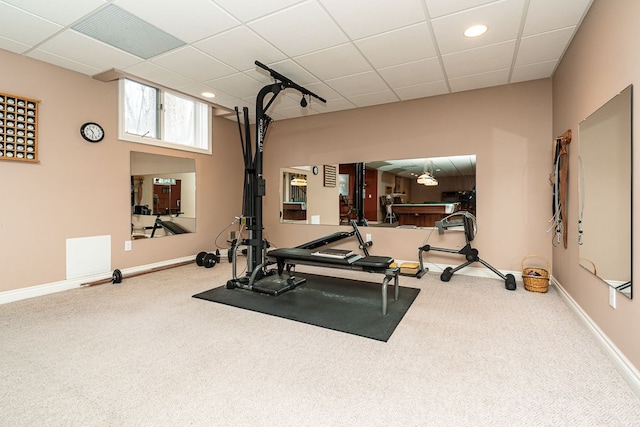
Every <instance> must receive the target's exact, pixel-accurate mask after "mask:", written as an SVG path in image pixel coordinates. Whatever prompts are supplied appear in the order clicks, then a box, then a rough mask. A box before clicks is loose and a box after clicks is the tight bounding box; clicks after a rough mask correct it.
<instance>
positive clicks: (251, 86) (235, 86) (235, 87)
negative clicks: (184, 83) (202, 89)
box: [207, 73, 264, 98]
mask: <svg viewBox="0 0 640 427" xmlns="http://www.w3.org/2000/svg"><path fill="white" fill-rule="evenodd" d="M207 85H208V86H211V87H213V88H215V90H221V91H223V92H225V93H227V94H229V95H231V96H233V97H235V98H245V97H247V96H251V95H254V96H255V95H257V94H258V92H259V91H260V89H262V87H263V86H264V85H263V84H261V83H260V82H259V81H257V80H255V79H252V78H251V77H249V76H247V75H246V74H244V73H235V74H231V75H229V76H225V77H221V78H219V79H214V80H209V81H207ZM214 93H215V91H214Z"/></svg>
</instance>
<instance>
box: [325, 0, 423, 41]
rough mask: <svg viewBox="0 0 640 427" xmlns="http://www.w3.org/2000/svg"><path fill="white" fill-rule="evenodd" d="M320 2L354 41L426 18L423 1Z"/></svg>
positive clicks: (352, 0) (363, 0)
mask: <svg viewBox="0 0 640 427" xmlns="http://www.w3.org/2000/svg"><path fill="white" fill-rule="evenodd" d="M320 2H321V3H322V4H323V5H324V7H325V8H326V9H327V10H328V11H329V13H330V14H331V15H332V16H333V17H334V19H335V20H336V21H337V22H338V24H339V25H340V27H342V29H343V30H344V31H345V32H346V33H347V34H348V35H349V37H351V39H353V40H356V39H360V38H363V37H367V36H371V35H374V34H379V33H382V32H385V31H389V30H393V29H396V28H400V27H404V26H407V25H411V24H415V23H417V22H421V21H424V20H425V19H426V16H425V14H424V6H423V3H422V0H403V1H389V0H349V1H345V0H320Z"/></svg>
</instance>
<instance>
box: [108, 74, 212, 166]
mask: <svg viewBox="0 0 640 427" xmlns="http://www.w3.org/2000/svg"><path fill="white" fill-rule="evenodd" d="M127 79H128V80H130V81H132V82H135V83H138V84H141V85H145V86H149V87H151V88H154V89H156V90H157V91H158V97H159V99H158V102H159V104H160V107H159V108H158V109H157V113H156V114H157V122H158V130H157V132H158V137H148V136H143V135H137V134H133V133H128V132H125V105H124V100H125V97H124V92H125V80H127ZM165 93H170V94H171V95H173V96H177V97H179V98H184V99H187V100H190V101H194V102H195V103H196V104H202V105H205V106H206V108H207V113H206V118H205V120H206V121H207V124H206V131H205V127H202V126H198V125H197V124H196V129H195V135H198V134H200V135H202V134H203V133H204V134H205V137H206V145H207V148H200V147H196V146H194V145H186V144H180V143H176V142H171V141H166V140H164V139H163V135H164V109H163V107H162V106H163V105H164V94H165ZM212 110H213V108H212V107H211V105H209V104H207V103H206V102H203V101H202V100H200V99H197V98H193V97H190V96H188V95H184V94H181V93H177V92H174V91H171V90H169V89H165V88H163V87H160V86H158V85H155V84H152V83H148V82H144V81H140V80H136V79H134V78H129V77H126V78H121V79H120V81H119V100H118V138H119V139H120V140H123V141H128V142H135V143H138V144H147V145H154V146H158V147H164V148H172V149H175V150H182V151H190V152H194V153H202V154H211V153H212V137H211V134H212V126H213V120H212V117H213V112H212Z"/></svg>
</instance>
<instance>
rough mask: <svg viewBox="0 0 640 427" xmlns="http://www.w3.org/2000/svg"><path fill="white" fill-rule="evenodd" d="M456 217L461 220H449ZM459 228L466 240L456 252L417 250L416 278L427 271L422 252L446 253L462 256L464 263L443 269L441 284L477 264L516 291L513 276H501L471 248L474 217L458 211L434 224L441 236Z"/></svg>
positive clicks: (427, 248)
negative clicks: (467, 267)
mask: <svg viewBox="0 0 640 427" xmlns="http://www.w3.org/2000/svg"><path fill="white" fill-rule="evenodd" d="M456 216H461V217H462V218H461V219H454V220H451V218H453V217H456ZM460 226H462V227H463V228H464V235H465V239H466V244H465V245H464V247H463V248H462V249H459V250H456V249H448V248H438V247H434V246H431V245H428V244H427V245H424V246H421V247H420V248H418V259H419V263H420V266H419V270H418V274H417V277H418V278H421V277H422V276H424V275H425V273H426V272H427V271H428V269H426V268H425V266H424V262H423V258H422V254H423V252H429V251H439V252H447V253H451V254H459V255H464V257H465V259H466V261H465V262H464V263H462V264H460V265H459V266H457V267H455V268H453V267H447V268H445V269H444V271H443V272H442V273H441V274H440V280H442V281H443V282H448V281H449V280H451V276H453V274H454V273H456V272H457V271H459V270H461V269H463V268H465V267H466V266H468V265H470V264H473V263H474V262H479V263H480V264H482V265H484V266H485V267H487V268H488V269H489V270H491V271H493V272H494V273H495V274H497V275H498V276H500V278H502V280H504V286H505V288H506V289H507V290H510V291H514V290H515V289H516V278H515V276H514V275H513V274H510V273H509V274H506V275H505V274H502V273H501V272H500V271H499V270H498V269H496V268H494V267H493V266H492V265H491V264H489V263H488V262H486V261H485V260H483V259H482V258H480V257H479V256H478V250H477V249H475V248H473V247H471V241H472V240H473V239H474V237H475V217H474V216H473V215H472V214H470V213H469V212H467V211H458V212H455V213H453V214H451V215H448V216H446V217H445V218H444V219H442V220H441V221H437V222H436V227H437V228H438V232H439V234H443V233H444V230H446V229H448V228H451V227H460Z"/></svg>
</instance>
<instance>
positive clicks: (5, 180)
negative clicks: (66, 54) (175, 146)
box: [0, 50, 243, 292]
mask: <svg viewBox="0 0 640 427" xmlns="http://www.w3.org/2000/svg"><path fill="white" fill-rule="evenodd" d="M0 63H1V64H2V78H1V80H0V92H8V93H13V94H16V95H22V96H25V97H29V98H35V99H39V100H41V101H42V102H41V103H40V109H39V123H38V125H39V132H38V136H39V150H38V152H39V159H40V162H39V163H38V164H31V163H20V162H15V161H4V160H3V161H0V182H1V183H2V184H1V185H2V191H1V194H2V196H1V197H2V199H1V201H0V242H1V243H0V274H1V277H2V278H1V279H0V292H2V291H7V290H12V289H19V288H25V287H29V286H34V285H43V284H49V283H55V282H59V281H63V280H65V277H66V262H65V260H66V258H65V256H66V255H65V242H66V239H68V238H77V237H90V236H101V235H110V236H111V243H112V249H111V263H112V266H113V268H114V269H115V268H127V267H132V266H140V265H146V264H150V263H155V262H161V261H165V260H171V259H176V258H180V257H185V256H190V255H194V254H196V253H197V252H199V251H201V250H211V249H214V247H213V244H214V243H213V238H214V237H215V236H216V235H217V234H218V232H219V231H220V230H222V229H224V228H225V227H227V226H228V225H229V224H230V223H231V221H233V217H234V216H235V215H238V214H239V213H240V212H241V202H242V197H241V194H242V193H241V191H242V167H243V166H242V153H241V149H240V144H239V141H238V138H239V137H238V132H237V125H236V124H235V123H233V122H231V121H229V120H225V119H219V118H216V119H214V129H213V132H214V147H213V156H208V155H201V154H193V153H188V152H185V151H176V150H169V149H162V148H155V147H150V146H147V145H142V144H134V143H129V142H123V141H119V140H118V139H117V137H116V136H117V134H118V129H117V121H118V115H117V114H118V108H117V106H118V104H117V103H118V87H117V83H116V82H112V83H102V82H99V81H97V80H93V79H91V78H90V77H87V76H84V75H81V74H78V73H74V72H71V71H68V70H64V69H62V68H59V67H55V66H52V65H48V64H44V63H42V62H39V61H35V60H31V59H28V58H24V57H20V56H18V55H15V54H12V53H10V52H7V51H4V50H0ZM87 121H96V122H98V123H100V124H101V125H102V126H103V127H104V129H105V133H106V137H105V139H104V140H103V141H102V142H100V143H99V144H89V143H86V142H84V140H83V139H82V138H81V137H80V133H79V129H80V126H81V125H82V124H83V123H84V122H87ZM131 151H146V152H153V153H157V154H167V155H179V156H181V157H191V158H194V159H195V161H196V174H197V176H196V186H197V189H196V192H197V195H196V197H197V201H196V205H197V206H196V210H197V218H198V220H197V221H198V222H197V231H196V233H193V234H185V235H180V236H172V237H167V238H161V239H148V240H138V241H134V242H133V250H132V251H130V252H125V251H124V242H125V240H130V227H131V216H130V206H129V203H130V195H129V189H130V182H129V153H130V152H131Z"/></svg>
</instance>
